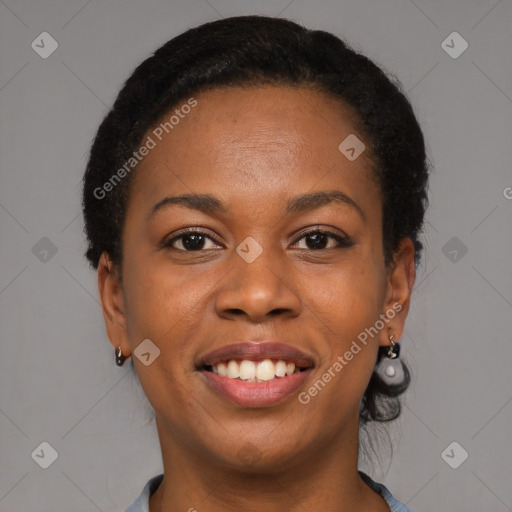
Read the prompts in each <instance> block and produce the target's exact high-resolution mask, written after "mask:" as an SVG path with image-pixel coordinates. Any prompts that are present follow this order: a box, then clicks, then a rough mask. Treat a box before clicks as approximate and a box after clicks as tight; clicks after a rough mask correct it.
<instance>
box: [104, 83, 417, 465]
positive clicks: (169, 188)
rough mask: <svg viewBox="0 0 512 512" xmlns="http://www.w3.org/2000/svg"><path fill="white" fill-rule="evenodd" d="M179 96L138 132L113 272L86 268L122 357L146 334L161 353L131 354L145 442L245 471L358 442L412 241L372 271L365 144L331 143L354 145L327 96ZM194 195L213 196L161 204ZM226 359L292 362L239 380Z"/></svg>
mask: <svg viewBox="0 0 512 512" xmlns="http://www.w3.org/2000/svg"><path fill="white" fill-rule="evenodd" d="M194 98H195V100H196V101H197V104H196V105H195V106H194V107H193V108H191V109H190V112H189V113H187V114H186V115H183V112H184V111H188V109H184V110H181V112H182V116H183V117H182V116H179V117H180V119H179V122H178V123H176V124H174V125H173V128H172V129H168V131H169V133H168V134H166V133H165V130H157V131H156V132H155V131H154V129H152V130H150V131H149V132H148V133H147V136H150V137H151V138H152V139H153V140H154V142H155V143H156V145H155V147H154V148H152V149H151V150H150V151H149V153H148V154H147V156H146V157H145V158H144V160H143V161H142V162H141V164H140V165H139V167H138V168H137V170H136V175H135V176H134V181H133V183H132V186H131V192H130V198H129V203H128V210H127V215H126V221H125V225H124V229H123V237H122V250H123V255H124V256H123V257H124V259H123V268H122V274H123V278H122V282H119V281H118V280H117V278H116V272H115V269H114V268H112V267H111V265H110V263H109V261H108V258H107V257H106V255H105V254H104V256H102V260H101V262H100V266H99V269H98V279H99V287H100V295H101V298H102V304H103V309H104V314H105V322H106V325H107V333H108V335H109V338H110V340H111V342H112V345H113V346H114V347H118V346H122V347H123V353H124V354H125V355H128V354H131V355H132V356H133V353H134V351H135V350H136V349H137V347H138V346H139V345H140V344H141V342H142V341H143V340H148V339H149V340H151V343H152V345H148V346H149V347H153V348H150V350H149V352H150V353H151V354H153V352H152V351H153V350H154V346H156V347H158V349H159V351H160V352H159V355H158V357H156V358H155V359H154V360H153V357H154V355H150V356H149V357H148V356H145V357H146V358H149V360H150V361H152V362H151V363H150V364H148V365H145V364H143V362H142V361H141V359H140V358H139V357H135V356H133V357H134V363H135V366H136V370H137V373H138V377H139V379H140V382H141V384H142V387H143V389H144V391H145V393H146V396H147V398H148V400H149V401H150V403H151V404H152V406H153V408H154V410H155V413H156V419H157V424H158V428H159V434H160V437H161V442H162V437H163V438H164V440H165V442H166V443H167V445H168V446H181V447H182V449H183V447H185V449H186V450H188V451H189V452H190V453H193V454H201V455H200V456H201V459H202V460H203V461H204V462H206V461H208V460H211V461H216V462H217V463H224V464H226V465H229V466H232V467H243V466H244V465H246V464H247V463H248V456H247V455H248V453H249V455H250V457H249V459H250V463H251V464H252V465H253V466H254V465H256V466H261V467H262V468H265V467H267V468H270V467H272V468H278V467H286V466H288V465H290V466H291V465H293V464H296V463H297V462H298V461H299V460H303V459H305V458H308V457H309V458H312V457H315V456H317V455H319V454H321V453H323V452H325V451H328V450H330V449H332V447H333V446H334V445H336V443H339V444H340V446H341V442H342V439H345V440H346V438H347V436H355V435H357V428H358V416H359V404H360V400H361V398H362V396H363V393H364V391H365V389H366V386H367V385H368V381H369V379H370V376H371V373H372V371H373V368H374V365H375V361H376V357H377V349H378V347H379V345H389V344H390V342H389V339H388V334H389V333H393V334H394V335H395V341H397V340H398V339H399V338H400V336H401V333H402V331H403V326H404V320H405V316H406V313H407V308H408V302H409V293H410V289H411V287H412V281H413V279H414V276H413V264H412V258H413V249H412V244H410V241H408V239H406V240H405V241H404V244H403V249H402V251H401V253H400V254H398V255H397V258H396V265H395V266H394V267H390V268H387V267H386V266H385V264H384V254H383V240H382V222H383V219H382V200H381V196H380V191H379V188H378V186H377V184H376V183H375V180H374V176H373V173H372V172H373V171H372V170H371V168H370V161H369V158H368V157H369V156H370V155H369V154H368V151H369V150H368V149H366V150H365V151H363V153H362V154H361V155H360V156H359V157H358V158H356V159H355V160H349V159H348V158H347V157H346V156H345V155H344V154H343V153H342V152H341V151H340V150H339V149H338V146H339V145H340V143H341V142H342V141H343V140H344V139H345V138H346V137H347V136H349V135H350V134H355V135H356V136H357V137H358V138H359V139H360V140H362V141H363V142H364V143H365V144H366V148H368V147H369V143H368V141H365V140H364V139H363V137H362V136H361V135H360V134H358V133H356V131H355V129H354V116H353V113H352V112H351V111H350V109H349V108H348V107H346V106H344V105H343V104H342V103H341V102H340V101H338V100H336V99H333V98H331V97H329V96H326V95H323V94H322V93H319V92H314V91H311V90H308V89H293V88H288V87H270V86H268V87H262V88H258V89H256V88H229V89H227V88H224V89H218V90H210V91H205V92H202V93H200V94H197V95H195V96H194ZM185 103H186V100H185V101H184V102H183V104H185ZM176 108H178V109H179V108H180V105H178V106H177V107H176ZM171 114H172V112H171V113H170V114H169V115H168V116H166V120H167V119H168V118H169V117H170V115H171ZM157 126H158V125H157ZM157 126H156V127H157ZM156 127H155V128H156ZM161 132H163V133H161ZM155 134H158V136H157V135H155ZM160 138H161V140H159V139H160ZM144 140H146V138H145V139H144ZM321 192H322V193H323V192H325V193H326V194H325V195H323V196H321V195H318V194H319V193H321ZM331 193H333V195H332V196H330V199H326V198H328V194H331ZM196 194H201V195H208V196H212V197H211V198H210V199H209V200H206V201H205V200H203V201H202V202H199V201H197V200H196V201H195V202H194V201H192V200H191V199H190V198H189V200H188V201H187V200H185V199H181V200H176V199H171V198H176V197H177V196H182V195H189V196H194V195H196ZM191 228H193V229H192V231H193V233H192V234H190V233H188V234H187V233H185V232H184V231H185V230H187V229H191ZM109 268H110V269H111V270H112V272H109V270H108V269H109ZM397 304H398V305H399V306H398V307H397V306H396V305H397ZM393 305H395V307H394V308H393ZM398 309H400V311H398ZM391 310H393V311H392V313H393V314H392V313H391ZM384 317H385V319H384ZM379 319H380V322H378V321H379ZM382 324H383V325H384V327H383V328H381V329H379V332H378V334H373V335H370V336H369V335H368V334H367V335H366V341H365V343H363V341H362V340H363V339H364V338H365V336H364V335H362V333H364V332H366V333H368V331H365V329H370V328H371V327H372V326H373V328H374V329H375V326H377V327H380V325H382ZM371 332H374V331H371ZM269 340H270V341H272V342H279V343H282V344H284V345H286V346H285V347H283V346H281V345H273V346H271V345H266V344H265V342H266V341H269ZM248 342H252V343H248ZM146 343H147V342H146ZM240 343H242V345H240V346H239V347H238V346H237V347H235V348H237V350H238V351H236V350H235V351H234V352H229V350H230V348H234V345H235V344H240ZM354 343H355V345H354ZM356 346H357V347H359V351H357V349H356ZM222 347H227V348H226V350H227V351H221V352H222V353H217V354H213V355H212V357H209V354H210V353H211V352H212V351H216V350H217V349H220V348H222ZM240 347H241V348H240ZM255 347H256V348H255ZM246 349H247V350H246ZM244 350H246V351H245V352H244ZM294 351H298V352H300V357H299V355H298V354H297V353H295V352H294ZM146 352H147V350H146ZM348 352H351V353H352V357H350V356H349V355H348V354H347V353H348ZM345 354H347V355H345ZM340 358H341V359H340ZM231 359H233V360H236V361H237V362H238V363H240V361H241V360H244V359H247V360H252V361H256V365H255V366H257V365H258V364H259V363H258V362H261V361H262V360H264V359H270V360H271V361H272V362H273V363H276V361H277V360H279V359H283V360H284V361H285V363H286V362H287V361H286V360H287V359H289V360H294V361H295V362H296V364H297V367H299V366H300V367H301V368H302V371H299V372H298V373H293V374H292V375H288V374H287V375H285V376H283V377H275V378H274V379H272V380H268V381H266V380H265V381H262V382H258V381H257V382H244V381H242V380H239V379H236V380H235V379H233V378H230V377H224V376H222V372H223V370H222V368H221V367H218V366H217V365H216V363H218V362H219V361H221V360H222V361H224V362H225V363H226V364H227V363H228V361H229V360H231ZM342 361H343V363H342ZM288 362H291V361H288ZM336 362H337V363H338V364H336ZM208 363H211V364H208ZM230 364H231V366H232V368H231V371H233V372H235V373H234V374H231V375H235V374H236V369H235V367H234V363H230ZM242 364H245V370H247V371H248V372H249V373H248V375H250V372H251V371H252V368H251V367H250V365H247V364H246V363H242ZM340 367H341V368H340ZM273 368H274V370H275V369H276V368H277V365H275V364H274V367H273ZM281 368H282V366H281ZM245 370H244V371H245ZM257 371H258V370H257ZM292 371H293V370H292ZM215 372H218V373H215ZM289 373H291V372H289ZM264 374H265V372H264V371H262V372H260V373H259V375H264ZM244 375H245V374H244ZM272 375H273V374H272ZM326 375H328V376H327V377H326ZM329 376H330V378H329ZM265 378H268V377H265ZM319 380H320V381H321V383H320V384H319V383H318V381H319ZM315 383H316V387H315ZM315 389H316V392H315Z"/></svg>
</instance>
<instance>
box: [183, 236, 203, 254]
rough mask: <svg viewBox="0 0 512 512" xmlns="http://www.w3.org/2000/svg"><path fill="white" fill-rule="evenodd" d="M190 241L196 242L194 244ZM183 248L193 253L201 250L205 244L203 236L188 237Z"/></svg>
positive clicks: (184, 240) (185, 238)
mask: <svg viewBox="0 0 512 512" xmlns="http://www.w3.org/2000/svg"><path fill="white" fill-rule="evenodd" d="M190 240H194V241H193V242H192V243H191V242H190ZM182 243H183V247H185V248H186V249H190V250H192V251H194V250H198V249H201V248H202V246H203V244H204V238H203V235H197V234H196V235H187V236H185V237H184V238H183V241H182Z"/></svg>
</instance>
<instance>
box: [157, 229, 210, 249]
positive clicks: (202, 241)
mask: <svg viewBox="0 0 512 512" xmlns="http://www.w3.org/2000/svg"><path fill="white" fill-rule="evenodd" d="M207 241H211V242H215V243H218V242H217V241H216V240H214V239H213V238H212V237H211V236H210V235H207V234H206V233H203V232H202V231H192V230H191V231H186V232H185V233H181V234H180V235H178V236H175V237H173V238H171V239H170V240H168V241H167V242H164V244H163V246H164V247H168V248H171V249H175V250H177V251H183V252H194V251H201V250H205V249H211V248H212V247H205V245H206V243H207ZM180 245H181V247H180Z"/></svg>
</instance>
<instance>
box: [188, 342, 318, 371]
mask: <svg viewBox="0 0 512 512" xmlns="http://www.w3.org/2000/svg"><path fill="white" fill-rule="evenodd" d="M231 359H239V360H241V359H248V360H250V361H262V360H264V359H276V360H282V361H287V362H292V363H295V366H297V367H299V368H310V367H313V366H315V362H314V360H313V358H312V357H311V356H309V355H307V354H305V353H304V352H301V351H300V350H298V349H297V348H294V347H292V346H290V345H287V344H285V343H281V342H278V341H258V342H256V341H246V342H240V343H233V344H231V345H225V346H223V347H220V348H217V349H215V350H212V351H211V352H208V353H207V354H205V355H204V356H202V357H201V358H200V359H199V364H198V365H197V366H198V367H199V368H200V367H204V366H214V365H216V364H218V363H221V362H224V361H229V360H231Z"/></svg>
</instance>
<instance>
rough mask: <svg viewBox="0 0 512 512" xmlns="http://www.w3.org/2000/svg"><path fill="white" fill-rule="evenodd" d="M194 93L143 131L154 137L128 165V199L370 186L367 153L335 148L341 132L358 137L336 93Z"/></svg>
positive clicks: (258, 197) (279, 194)
mask: <svg viewBox="0 0 512 512" xmlns="http://www.w3.org/2000/svg"><path fill="white" fill-rule="evenodd" d="M194 100H195V102H197V103H196V104H195V106H194V107H192V108H182V107H183V106H184V105H186V104H191V103H190V101H188V102H187V99H184V100H183V101H182V102H179V103H178V104H177V105H176V106H175V107H173V109H172V111H171V112H169V113H167V114H166V115H165V116H163V118H162V119H160V120H159V121H158V122H156V123H155V125H154V126H153V127H152V128H151V129H150V130H148V132H147V134H146V137H151V138H152V140H153V141H154V143H155V144H154V148H153V149H151V150H150V151H149V153H148V154H147V155H146V156H145V158H144V159H143V161H142V162H141V163H140V164H139V166H138V168H137V170H136V176H135V180H134V183H133V191H132V194H131V196H132V200H134V201H137V200H139V199H140V200H144V199H145V200H147V201H149V202H153V203H155V202H157V201H158V200H159V198H161V197H162V195H164V193H205V192H210V191H212V190H215V191H217V192H218V195H220V196H222V195H224V196H226V194H227V193H228V192H231V193H232V194H234V195H235V196H236V197H238V198H242V197H243V198H245V199H251V200H255V201H258V202H259V203H260V204H261V201H262V200H263V201H264V203H265V204H268V201H269V199H270V198H271V197H276V199H279V200H282V199H283V198H284V197H288V196H290V195H295V193H297V194H298V193H304V192H307V191H310V190H311V189H313V188H315V187H316V185H317V184H318V186H319V187H320V188H322V189H326V188H331V189H332V188H337V189H344V191H349V190H350V191H351V192H352V194H354V195H356V196H357V195H361V194H363V193H364V189H365V188H366V190H368V187H369V185H370V188H371V182H373V179H372V177H373V173H372V171H371V168H370V161H369V158H368V156H369V155H368V154H365V152H363V153H362V154H361V156H360V157H358V158H357V159H356V160H354V161H350V160H349V159H347V157H346V156H345V155H344V154H343V153H342V152H341V151H340V149H339V146H340V144H341V143H342V142H343V141H344V140H345V139H346V138H347V137H349V136H350V137H353V136H354V135H356V136H357V137H358V139H362V136H361V135H360V134H356V133H355V123H354V121H355V120H356V116H355V114H354V112H353V111H352V109H351V108H350V107H348V106H347V105H345V104H344V103H342V102H341V101H340V100H337V99H335V98H332V97H331V96H329V95H327V94H324V93H320V92H316V91H313V90H311V89H307V88H292V87H273V86H264V87H258V88H256V87H249V88H241V87H237V88H235V87H232V88H231V87H230V88H225V87H224V88H220V89H213V90H207V91H203V92H200V93H198V94H196V95H194ZM177 111H179V112H177ZM171 116H174V118H173V119H172V123H171V122H169V121H170V118H171ZM366 153H367V152H366ZM226 202H228V203H229V202H230V201H226Z"/></svg>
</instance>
